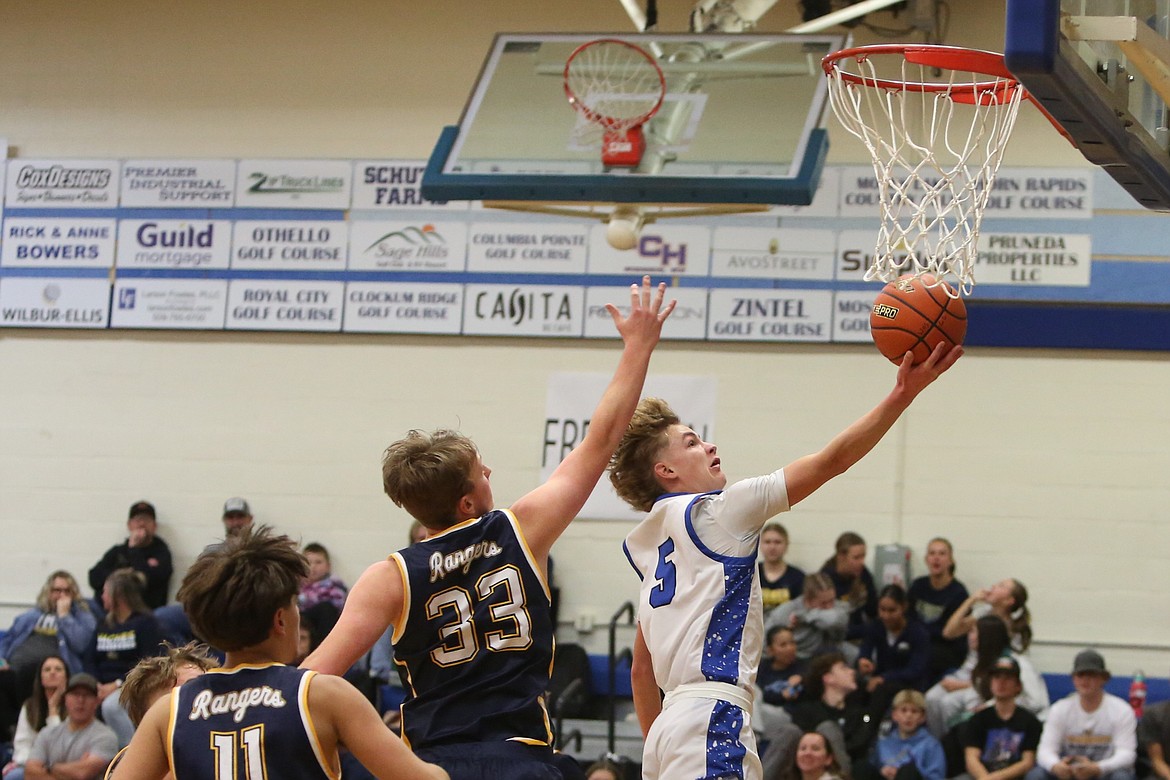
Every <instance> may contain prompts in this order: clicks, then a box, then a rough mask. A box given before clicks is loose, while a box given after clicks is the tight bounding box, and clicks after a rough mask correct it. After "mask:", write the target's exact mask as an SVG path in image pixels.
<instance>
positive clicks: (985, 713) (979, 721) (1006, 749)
mask: <svg viewBox="0 0 1170 780" xmlns="http://www.w3.org/2000/svg"><path fill="white" fill-rule="evenodd" d="M988 674H989V677H990V686H991V696H992V706H990V707H984V708H983V709H981V710H979V711H978V712H976V713H975V714H974V715H972V716H971V718H970V720H968V721H967V724H966V730H965V732H964V745H963V753H964V756H963V757H964V761H965V764H966V769H967V775H966V777H972V778H975V780H983V778H985V777H988V776H989V775H991V774H994V775H995V777H996V778H998V780H1016V779H1017V778H1020V777H1023V776H1024V775H1026V774H1027V773H1028V772H1029V770H1031V769H1032V768H1033V767H1034V766H1036V749H1037V747H1038V746H1039V745H1040V730H1041V728H1042V727H1041V724H1040V719H1039V718H1037V717H1036V716H1035V715H1034V714H1032V713H1031V712H1030V711H1028V710H1026V709H1024V708H1023V707H1020V706H1018V705H1017V703H1016V698H1017V697H1018V696H1019V695H1020V694H1021V693H1022V692H1023V690H1024V686H1023V683H1021V682H1020V665H1019V664H1018V663H1017V662H1016V659H1014V658H1012V657H1011V656H1010V655H1004V656H1000V658H999V659H998V660H997V661H996V662H995V663H994V664H993V665H992V667H991V669H990V671H989V673H988Z"/></svg>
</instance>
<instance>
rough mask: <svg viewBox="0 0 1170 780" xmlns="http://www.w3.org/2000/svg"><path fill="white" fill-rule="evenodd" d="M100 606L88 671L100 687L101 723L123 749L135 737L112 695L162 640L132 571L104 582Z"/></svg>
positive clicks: (159, 649)
mask: <svg viewBox="0 0 1170 780" xmlns="http://www.w3.org/2000/svg"><path fill="white" fill-rule="evenodd" d="M102 606H103V607H104V608H105V610H106V616H105V617H104V618H102V621H101V623H99V624H98V627H97V632H96V633H95V635H94V640H93V644H92V645H91V649H90V657H91V659H92V662H91V668H92V669H93V670H94V674H95V675H96V677H97V679H98V680H99V683H100V684H99V685H98V701H99V703H100V704H101V712H102V720H103V721H105V723H106V725H107V726H109V727H110V728H112V729H113V730H114V732H115V733H116V734H117V735H118V747H119V748H123V747H126V745H128V744H129V743H130V737H132V736H133V735H134V724H132V723H131V722H130V717H129V716H128V715H127V714H126V711H125V710H124V709H122V706H121V703H120V702H119V701H118V696H117V695H112V694H116V693H117V691H118V689H119V688H121V687H122V684H123V682H124V681H125V679H126V675H127V674H129V673H130V670H131V669H133V668H134V666H135V665H136V664H137V663H138V662H139V661H141V660H142V659H143V658H149V657H150V656H154V655H158V654H159V653H160V652H162V647H161V646H160V645H161V643H162V639H163V637H162V631H161V629H160V628H159V625H158V621H157V620H155V617H154V613H153V612H152V611H151V610H150V609H149V608H148V607H147V606H146V602H144V601H143V600H142V575H141V574H139V573H138V572H136V571H134V570H133V569H119V570H117V571H115V572H114V573H113V574H111V575H110V576H109V577H108V578H107V579H106V584H105V587H103V588H102Z"/></svg>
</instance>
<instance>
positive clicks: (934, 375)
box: [898, 342, 963, 395]
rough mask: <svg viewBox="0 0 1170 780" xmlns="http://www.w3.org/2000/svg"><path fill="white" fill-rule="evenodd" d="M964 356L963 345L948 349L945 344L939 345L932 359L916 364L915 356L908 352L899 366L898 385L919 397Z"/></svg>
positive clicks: (936, 346)
mask: <svg viewBox="0 0 1170 780" xmlns="http://www.w3.org/2000/svg"><path fill="white" fill-rule="evenodd" d="M962 356H963V347H962V345H961V344H959V345H956V346H953V347H949V348H948V347H947V345H946V344H945V343H941V342H940V343H938V344H936V345H935V347H934V351H932V352H931V353H930V357H928V358H927V359H926V360H924V361H922V362H921V363H917V364H916V363H914V356H913V355H912V354H911V353H909V352H907V353H906V355H905V356H904V357H903V358H902V363H901V365H899V366H898V384H899V385H901V386H903V387H905V388H906V389H907V390H909V391H910V392H911V393H913V394H915V395H917V394H918V393H920V392H921V391H922V390H923V389H924V388H925V387H926V386H927V385H929V384H930V383H931V382H933V381H934V380H936V379H938V378H939V377H940V376H942V375H943V374H944V373H946V372H947V371H948V370H950V367H951V366H953V365H954V364H955V362H956V361H958V359H959V358H961V357H962Z"/></svg>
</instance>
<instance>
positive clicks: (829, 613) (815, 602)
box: [764, 572, 857, 661]
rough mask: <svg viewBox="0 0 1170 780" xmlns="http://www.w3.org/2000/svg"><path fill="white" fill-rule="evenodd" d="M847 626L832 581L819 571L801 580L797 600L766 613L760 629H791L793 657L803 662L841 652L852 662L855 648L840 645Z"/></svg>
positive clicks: (846, 612)
mask: <svg viewBox="0 0 1170 780" xmlns="http://www.w3.org/2000/svg"><path fill="white" fill-rule="evenodd" d="M848 624H849V612H848V609H847V608H846V606H845V604H843V603H842V602H839V601H837V593H836V591H835V590H834V589H833V582H832V580H830V579H829V576H828V575H827V574H825V573H823V572H815V573H813V574H810V575H808V576H807V577H805V578H804V592H803V593H802V594H801V596H800V597H799V598H796V599H793V600H792V601H788V602H785V603H784V604H781V605H780V606H778V607H776V608H775V609H774V610H772V611H771V612H770V613H769V614H768V617H767V619H766V620H765V621H764V630H765V631H768V630H770V629H772V628H774V627H776V626H787V627H788V628H791V629H792V636H793V638H794V639H795V640H796V656H797V657H798V658H801V659H804V660H806V661H807V660H809V659H811V658H813V657H815V656H818V655H822V654H824V653H830V652H843V653H845V655H846V657H847V658H849V659H850V660H853V659H855V658H856V657H857V648H856V647H854V646H853V645H849V644H846V643H845V642H844V640H845V632H846V627H847V625H848Z"/></svg>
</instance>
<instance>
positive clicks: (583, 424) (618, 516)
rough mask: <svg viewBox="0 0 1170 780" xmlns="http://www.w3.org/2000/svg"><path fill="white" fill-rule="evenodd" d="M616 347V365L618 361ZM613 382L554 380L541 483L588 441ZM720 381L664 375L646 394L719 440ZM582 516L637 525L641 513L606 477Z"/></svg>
mask: <svg viewBox="0 0 1170 780" xmlns="http://www.w3.org/2000/svg"><path fill="white" fill-rule="evenodd" d="M617 355H618V351H617V347H616V346H615V348H614V362H615V363H616V362H617ZM611 378H612V376H611V375H610V374H603V373H583V372H558V373H555V374H553V375H552V376H551V377H549V380H548V397H547V400H546V403H545V410H546V412H545V420H544V425H543V426H542V431H543V436H542V441H541V442H540V480H541V482H544V481H545V480H547V479H548V478H549V477H550V476H552V473H553V471H554V470H555V469H556V467H557V466H558V465H560V462H561V461H562V460H564V458H565V456H566V455H568V454H569V453H570V452H572V451H573V448H574V447H576V446H577V445H578V444H580V443H581V440H582V439H583V438H585V433H586V431H587V430H588V428H589V419H590V417H591V416H592V415H593V410H594V409H595V408H596V407H597V402H598V401H599V400H601V395H602V393H604V392H605V388H606V387H607V386H608V385H609V381H610V379H611ZM717 389H718V381H717V380H716V379H715V377H713V376H686V375H663V376H650V377H647V379H646V386H645V387H644V388H643V391H642V395H643V396H656V397H658V398H662V399H664V400H665V401H666V402H667V403H669V404H670V406H671V408H672V409H674V411H675V412H676V413H677V414H678V416H679V418H680V419H681V420H682V421H683V424H684V425H689V426H690V427H691V428H693V429H694V430H695V432H696V433H698V434H699V436H700V437H702V438H703V439H704V440H705V441H711V440H712V439H714V437H715V399H716V391H717ZM578 516H579V517H587V518H591V519H594V520H624V521H627V522H636V521H637V520H638V519H639V518H641V517H642V513H641V512H637V511H635V510H633V509H632V508H630V506H629V505H628V504H626V503H625V502H624V501H622V500H621V499H620V498H618V497H617V494H616V493H614V490H613V487H612V486H611V485H610V483H609V474H608V472H607V473H606V474H604V475H602V477H601V480H600V482H598V484H597V487H596V488H594V490H593V494H592V495H591V496H590V497H589V500H588V501H586V502H585V507H584V508H583V509H582V510H581V512H580V514H579V515H578Z"/></svg>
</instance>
